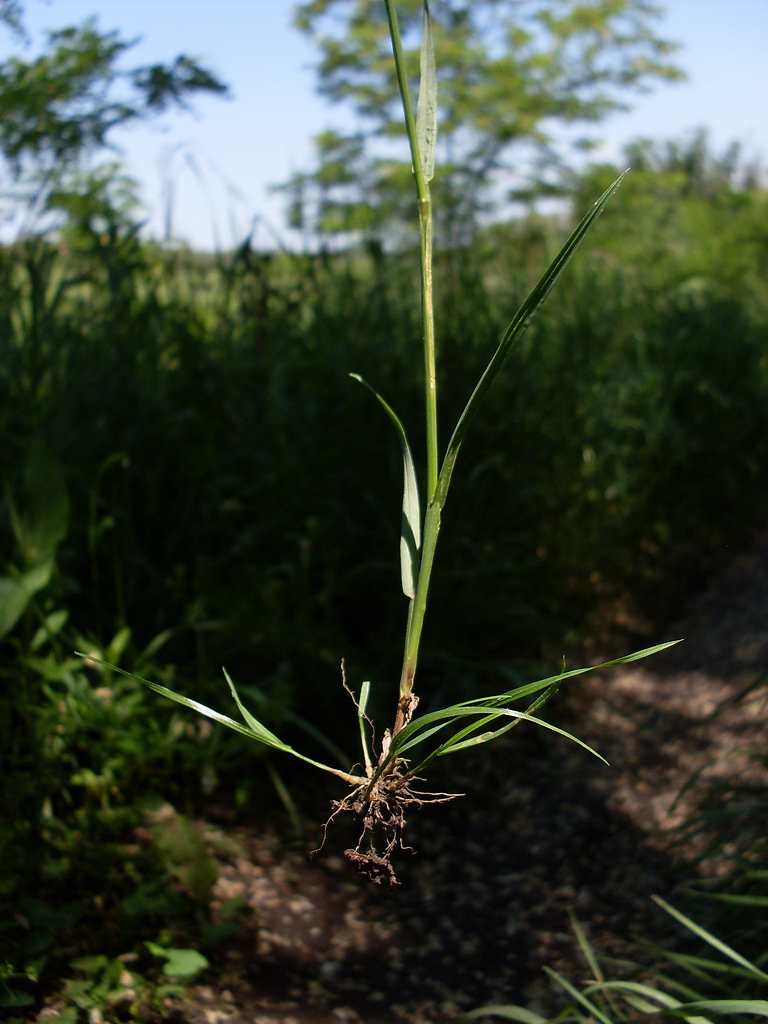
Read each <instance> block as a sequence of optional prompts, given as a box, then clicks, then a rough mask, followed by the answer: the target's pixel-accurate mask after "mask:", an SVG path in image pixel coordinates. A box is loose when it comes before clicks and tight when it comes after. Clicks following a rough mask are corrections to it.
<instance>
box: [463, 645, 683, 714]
mask: <svg viewBox="0 0 768 1024" xmlns="http://www.w3.org/2000/svg"><path fill="white" fill-rule="evenodd" d="M681 642H682V641H681V640H668V641H667V642H666V643H663V644H656V645H655V646H654V647H645V648H643V650H641V651H634V652H633V653H632V654H625V655H624V656H623V657H621V658H614V659H613V660H612V661H604V662H602V663H601V664H600V665H587V666H585V667H584V668H572V669H569V670H568V671H567V672H559V673H558V674H557V675H556V676H547V677H546V678H545V679H537V680H536V681H535V682H533V683H526V684H525V685H523V686H518V687H515V689H514V690H507V691H506V692H505V693H499V694H496V695H495V696H493V697H476V698H474V699H473V700H468V701H464V702H463V703H462V705H461V706H462V707H469V706H471V705H472V704H481V703H482V704H494V703H506V702H507V701H511V700H520V699H521V698H522V697H530V695H531V694H533V693H538V692H539V691H541V690H544V689H546V688H547V687H548V686H552V685H553V684H554V683H560V682H562V681H563V680H564V679H573V678H574V677H575V676H582V675H584V674H585V673H587V672H599V671H600V670H601V669H604V668H613V667H614V666H616V665H627V664H629V663H630V662H632V661H639V660H640V659H641V658H648V657H650V656H651V655H652V654H658V652H659V651H664V650H666V649H667V648H668V647H674V645H675V644H679V643H681Z"/></svg>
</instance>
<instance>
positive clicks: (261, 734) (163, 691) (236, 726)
mask: <svg viewBox="0 0 768 1024" xmlns="http://www.w3.org/2000/svg"><path fill="white" fill-rule="evenodd" d="M75 654H76V655H77V656H78V657H79V658H82V659H83V660H84V661H86V662H89V661H91V662H96V663H97V664H99V665H103V666H104V667H105V668H109V669H111V670H112V671H113V672H117V673H118V674H119V675H121V676H125V677H126V679H135V680H137V682H140V683H143V684H144V685H145V686H148V687H149V689H150V690H154V691H155V693H159V694H160V696H161V697H167V698H168V699H169V700H172V701H175V702H176V703H177V704H182V705H183V706H184V707H185V708H190V709H191V710H192V711H197V712H198V714H201V715H205V717H206V718H210V719H212V720H213V721H214V722H218V723H219V725H225V726H226V727H227V728H228V729H232V731H233V732H239V733H240V734H241V735H242V736H247V737H248V738H249V739H252V740H258V742H259V743H263V744H264V745H265V746H267V747H272V748H274V749H275V750H281V751H282V752H283V753H284V754H290V755H291V756H292V757H296V758H298V759H299V760H300V761H304V762H306V763H307V764H311V765H313V766H314V767H315V768H320V769H321V771H324V772H329V773H330V774H331V775H335V776H336V777H337V778H339V779H344V781H345V782H349V783H350V784H351V785H355V786H359V785H361V784H362V783H363V782H365V781H366V779H364V778H362V777H361V776H357V775H351V774H350V773H349V772H344V771H340V770H339V769H338V768H331V767H330V765H327V764H323V763H322V762H321V761H315V760H314V759H313V758H311V757H307V756H306V754H300V753H299V752H298V750H294V749H293V747H289V746H288V744H287V743H283V741H282V740H280V739H278V737H277V736H275V735H274V734H273V733H271V732H270V731H269V729H267V728H266V727H265V726H263V725H261V723H260V722H258V719H255V718H253V715H250V713H248V716H249V718H251V719H253V721H254V722H256V723H257V724H258V725H259V730H258V731H254V730H253V729H252V728H250V727H249V726H248V725H242V724H241V723H240V722H236V721H235V720H234V719H233V718H228V717H227V715H222V714H220V713H219V712H218V711H214V710H213V708H209V707H206V705H205V704H200V703H199V702H198V701H196V700H192V699H191V698H190V697H185V696H184V695H183V694H181V693H176V691H175V690H169V689H168V687H167V686H162V685H161V684H160V683H153V682H151V680H149V679H145V678H144V677H143V676H137V675H136V673H135V672H126V671H125V670H124V669H122V668H118V667H117V665H110V664H109V663H108V662H106V661H102V660H101V658H96V657H94V656H93V655H92V654H83V653H82V652H81V651H75ZM225 674H226V673H225ZM236 699H237V698H236ZM238 707H240V708H241V711H243V710H244V709H243V708H242V706H241V705H240V703H239V701H238ZM243 717H245V715H244V716H243ZM249 718H248V717H246V718H245V720H246V722H247V721H248V720H249Z"/></svg>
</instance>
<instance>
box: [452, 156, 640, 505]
mask: <svg viewBox="0 0 768 1024" xmlns="http://www.w3.org/2000/svg"><path fill="white" fill-rule="evenodd" d="M626 173H627V172H626V171H624V174H622V175H620V176H619V177H618V178H617V179H616V181H614V182H613V184H612V185H610V186H609V187H608V188H607V189H606V190H605V192H603V194H602V195H601V196H600V198H599V199H598V200H597V202H596V203H595V204H594V206H593V207H592V209H591V210H589V211H588V213H587V214H586V215H585V216H584V217H583V219H582V220H581V223H580V224H579V225H578V227H577V228H576V230H575V231H574V232H573V234H572V235H571V237H570V238H569V239H568V241H567V242H566V243H565V245H564V246H563V247H562V249H561V250H560V252H559V253H558V254H557V256H555V258H554V260H553V261H552V262H551V263H550V265H549V266H548V267H547V269H546V270H545V271H544V273H543V275H542V276H541V278H540V279H539V281H538V283H537V284H536V286H535V287H534V288H533V290H532V291H531V293H530V294H529V295H528V297H527V298H526V300H525V301H524V302H523V304H522V306H521V307H520V309H519V310H518V311H517V313H515V315H514V317H513V319H512V322H511V323H510V325H509V327H508V328H507V330H506V331H505V332H504V335H503V337H502V339H501V341H500V343H499V347H498V348H497V349H496V352H495V353H494V355H493V358H492V359H491V361H490V362H489V363H488V366H487V367H486V368H485V371H484V373H483V375H482V377H481V378H480V380H479V381H478V383H477V386H476V387H475V390H474V391H473V392H472V394H471V396H470V398H469V401H468V402H467V404H466V406H465V407H464V411H463V412H462V414H461V416H460V417H459V421H458V423H457V424H456V428H455V430H454V431H453V435H452V437H451V440H450V441H449V442H448V449H447V451H446V454H445V459H444V461H443V466H442V469H441V470H440V480H439V483H438V488H437V494H436V496H435V500H436V501H437V502H438V504H439V505H440V506H441V507H442V506H443V505H444V504H445V499H446V497H447V494H448V486H449V484H450V482H451V475H452V473H453V468H454V465H455V463H456V457H457V456H458V454H459V448H460V447H461V442H462V441H463V440H464V435H465V434H466V432H467V429H468V428H469V425H470V423H471V422H472V420H473V419H474V418H475V415H476V413H477V410H478V409H479V408H480V405H481V404H482V402H483V400H484V398H485V396H486V395H487V394H488V391H489V390H490V388H491V385H492V384H493V382H494V381H495V380H496V377H497V376H498V375H499V373H500V371H501V369H502V367H503V366H504V364H505V363H506V361H507V359H508V358H509V356H510V354H511V353H512V349H513V347H514V345H515V344H516V342H517V341H519V340H520V338H521V337H522V336H523V334H524V333H525V331H526V329H527V328H528V325H529V324H530V322H531V319H532V317H533V316H534V314H535V313H536V312H537V310H538V309H539V307H540V306H541V304H542V303H543V302H544V300H545V299H546V297H547V296H548V295H549V293H550V291H551V290H552V288H553V287H554V284H555V282H556V281H557V279H558V277H560V275H561V274H562V272H563V271H564V270H565V268H566V267H567V266H568V263H569V262H570V260H571V257H572V256H573V255H574V253H575V252H576V250H577V249H578V248H579V246H580V245H581V243H582V242H583V241H584V239H585V238H586V237H587V235H588V234H589V232H590V230H591V229H592V226H593V225H594V223H595V221H596V220H597V218H598V217H599V216H600V214H601V213H602V211H603V207H604V206H605V204H606V203H607V202H608V200H609V199H610V198H611V196H612V195H613V193H614V192H615V191H616V189H617V188H618V187H619V185H620V184H621V182H622V180H623V178H624V175H625V174H626Z"/></svg>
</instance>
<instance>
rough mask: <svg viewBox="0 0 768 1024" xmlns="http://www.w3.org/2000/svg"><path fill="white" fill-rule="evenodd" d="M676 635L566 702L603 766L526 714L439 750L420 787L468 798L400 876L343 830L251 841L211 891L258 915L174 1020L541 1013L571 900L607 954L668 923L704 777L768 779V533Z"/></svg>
mask: <svg viewBox="0 0 768 1024" xmlns="http://www.w3.org/2000/svg"><path fill="white" fill-rule="evenodd" d="M678 636H681V637H685V643H682V644H680V645H678V646H677V647H674V648H672V649H671V650H670V651H669V652H667V653H665V654H664V655H662V656H659V657H657V658H655V659H654V660H653V661H648V662H643V663H639V664H637V665H635V666H628V667H625V668H621V669H615V670H612V672H611V673H603V674H601V675H600V676H594V677H587V679H586V681H584V682H583V683H580V684H579V686H578V688H574V689H573V690H572V691H571V692H570V694H569V695H567V696H565V697H564V698H563V701H562V707H561V712H560V717H559V718H558V721H560V723H561V724H562V725H564V727H565V728H568V729H570V730H572V731H574V732H575V733H576V734H577V735H579V736H581V737H582V738H584V739H586V740H587V742H589V743H590V744H592V745H593V746H595V747H596V749H598V750H600V751H601V753H603V754H604V755H605V756H606V757H607V758H608V760H609V761H610V762H611V767H610V768H608V767H605V766H604V765H602V764H601V763H600V762H598V761H597V760H596V759H594V758H592V757H590V756H589V755H588V754H587V753H586V752H584V751H582V750H580V749H579V748H576V747H575V746H574V745H572V744H569V743H567V742H566V741H561V740H560V739H559V738H555V739H554V740H553V739H552V738H551V737H550V736H549V735H547V736H542V735H541V731H540V730H539V731H534V729H533V728H528V727H523V728H521V729H517V730H514V732H513V733H512V734H511V735H510V738H509V740H504V741H500V742H498V743H497V744H496V745H494V746H491V747H488V748H480V749H479V750H477V751H475V752H467V753H466V754H465V755H462V756H457V757H456V758H455V759H446V761H447V762H450V761H451V760H453V764H449V763H446V765H445V768H444V769H443V772H442V774H433V775H432V776H431V777H430V782H431V783H434V784H435V785H436V787H437V788H440V789H445V790H451V791H458V792H463V793H465V794H466V796H465V797H464V798H463V799H461V800H457V801H454V802H453V803H449V804H447V805H443V806H439V807H434V808H430V807H425V808H422V809H421V810H420V811H419V812H418V814H415V815H414V816H413V818H412V820H411V821H409V824H408V829H407V833H406V838H407V839H408V841H409V842H410V843H411V845H412V846H413V847H414V850H415V851H416V852H415V854H413V855H407V854H403V855H401V856H400V857H399V859H398V861H397V863H396V867H397V874H398V878H399V879H400V881H401V883H402V884H401V885H400V886H399V887H397V888H389V887H378V886H375V885H372V884H371V883H370V882H366V881H364V880H362V879H360V878H358V877H356V876H355V874H354V873H353V871H352V869H351V867H350V865H349V864H348V863H346V862H345V861H344V860H343V857H342V853H343V849H344V846H345V839H348V837H346V836H344V834H343V830H342V831H341V832H331V834H330V835H329V840H328V842H327V843H326V845H325V847H324V849H323V851H322V853H321V854H320V855H319V856H317V857H316V858H315V859H314V860H310V859H309V858H308V856H307V855H306V852H305V851H304V850H301V851H298V850H296V849H291V848H290V847H289V846H286V845H285V844H283V843H281V842H280V840H279V839H278V838H277V837H275V836H271V835H264V834H255V833H254V834H252V835H251V836H250V837H248V838H247V840H246V850H247V855H246V856H243V857H241V858H240V859H238V860H236V861H235V862H233V863H230V864H227V865H226V866H224V867H223V868H222V870H221V875H220V877H219V880H218V883H217V885H216V890H215V897H216V900H217V901H218V903H220V904H223V903H225V902H226V901H227V900H231V899H233V898H235V897H240V898H242V899H245V900H246V901H247V902H248V904H249V905H250V906H251V907H252V908H253V909H254V911H255V913H254V915H253V918H254V922H255V924H254V927H253V928H252V929H251V930H250V931H246V932H244V933H243V935H242V936H241V940H240V942H239V944H238V945H237V946H236V947H234V948H232V949H230V951H229V953H228V954H227V968H226V970H225V972H224V974H223V976H222V978H221V984H220V986H219V987H218V988H217V989H216V990H214V989H212V988H210V987H206V986H198V987H197V988H196V989H193V990H192V991H191V993H190V998H189V1000H188V1002H187V1004H186V1007H185V1010H184V1013H185V1015H186V1017H187V1019H188V1020H189V1021H191V1022H193V1024H198V1022H199V1024H224V1022H225V1021H226V1022H228V1024H245V1022H248V1024H319V1022H339V1024H344V1022H350V1024H353V1022H360V1021H362V1022H366V1024H378V1022H384V1021H387V1022H392V1021H403V1022H406V1024H427V1022H434V1024H442V1022H448V1021H452V1020H455V1019H456V1017H457V1016H458V1015H459V1014H460V1013H461V1012H462V1011H465V1010H467V1009H470V1008H472V1007H475V1006H480V1005H482V1004H484V1003H500V1002H508V1003H509V1002H511V1003H517V1004H522V1005H525V1006H528V1007H530V1008H532V1009H535V1010H536V1009H538V1010H540V1011H544V1012H546V1010H548V1009H551V1008H553V1006H554V1005H555V1004H554V1003H553V1001H552V1000H553V996H552V992H551V989H550V988H549V986H548V983H546V981H545V975H544V974H543V972H542V970H541V968H542V966H543V965H544V964H548V965H549V966H551V967H554V968H555V969H558V970H561V971H563V972H564V973H565V974H566V975H567V976H569V977H570V978H572V979H574V980H578V979H580V978H582V977H584V976H586V970H585V967H584V964H583V961H582V960H581V959H580V956H579V954H578V951H577V950H576V948H575V944H574V940H573V937H572V934H571V932H570V930H569V925H568V911H569V910H573V911H575V913H576V915H577V916H578V918H579V919H580V920H581V921H582V922H583V923H584V924H585V926H586V928H587V931H588V933H589V936H590V939H591V940H592V941H593V942H594V943H595V944H596V946H597V948H598V949H599V950H600V952H601V953H602V954H606V955H613V956H618V957H621V956H622V955H626V953H627V950H628V948H629V947H628V945H627V940H628V939H629V938H630V937H631V936H633V935H637V934H646V935H654V936H656V937H659V936H660V935H662V934H665V933H668V931H669V926H668V925H667V924H666V922H665V920H664V919H662V917H661V915H660V913H659V912H658V911H657V910H656V908H655V906H654V904H653V903H652V902H651V900H650V897H651V895H652V894H654V893H657V894H659V895H661V896H670V895H671V894H673V893H674V889H675V886H676V884H678V883H679V881H680V879H681V877H683V874H682V872H683V871H685V877H688V878H690V871H691V869H690V867H688V868H687V869H685V868H684V867H682V866H681V865H683V862H684V859H685V858H686V857H688V858H690V857H693V856H694V855H696V854H697V853H700V852H701V851H700V850H697V847H696V843H697V842H700V838H699V839H698V840H697V839H696V837H694V838H693V839H690V838H689V839H688V840H687V842H688V846H687V848H685V849H681V848H680V843H679V842H678V839H677V837H678V835H679V833H678V832H677V831H676V827H677V826H678V825H679V824H680V823H681V822H682V821H683V820H688V819H690V818H691V816H693V815H695V813H696V810H697V807H698V806H700V804H701V802H702V801H703V800H704V799H705V798H706V793H707V792H708V787H709V786H710V785H711V783H712V781H713V780H727V779H728V778H729V777H731V776H735V775H739V774H740V775H741V776H742V777H743V776H744V774H745V773H746V774H747V775H750V773H752V776H754V780H753V781H755V782H758V783H760V784H761V785H768V778H766V777H765V775H766V773H765V771H763V770H762V769H759V767H758V766H756V764H754V763H753V762H752V761H751V760H750V759H749V755H748V751H749V750H750V749H755V747H759V748H760V749H762V750H765V748H766V732H765V730H766V725H765V722H766V710H768V708H766V691H765V690H764V689H762V690H761V689H756V690H754V692H753V693H752V695H751V696H750V695H748V696H747V697H744V694H745V693H746V692H747V691H748V690H749V688H750V686H752V685H753V684H754V683H755V681H756V680H758V679H759V678H760V677H761V676H762V674H763V673H765V672H766V671H767V670H768V537H763V538H762V539H761V540H760V541H759V542H758V543H757V544H756V545H755V546H754V547H753V549H752V550H751V551H749V552H748V553H746V554H744V555H742V556H741V557H739V558H737V559H736V560H735V561H734V562H733V563H732V564H731V565H730V566H729V567H728V568H727V569H726V570H725V572H723V573H722V574H721V575H720V576H719V577H718V578H717V579H716V580H715V581H713V583H712V585H711V586H710V587H709V588H708V590H707V591H706V592H705V593H703V594H701V595H700V596H699V597H698V598H696V599H695V600H694V601H693V602H692V603H691V605H690V607H689V609H688V612H687V614H686V616H685V618H684V620H683V621H681V622H680V623H678V624H677V625H676V626H675V627H674V628H673V629H672V630H670V633H669V637H668V638H670V639H672V638H676V637H678ZM638 646H643V644H642V643H640V644H639V645H638ZM740 698H742V699H740ZM558 699H560V698H558ZM761 772H762V774H761ZM691 780H693V783H691ZM686 784H688V785H687V788H685V789H684V787H685V786H686ZM683 789H684V792H683V793H682V795H681V790H683ZM318 833H319V827H318V828H316V829H314V831H313V830H312V829H310V830H309V833H308V834H309V836H310V837H314V836H316V835H317V834H318ZM309 848H310V847H309V842H308V843H307V850H308V849H309ZM716 860H717V858H715V861H711V860H710V861H709V862H707V861H704V862H702V863H701V865H700V866H701V870H708V871H710V872H711V871H713V870H718V865H717V863H716Z"/></svg>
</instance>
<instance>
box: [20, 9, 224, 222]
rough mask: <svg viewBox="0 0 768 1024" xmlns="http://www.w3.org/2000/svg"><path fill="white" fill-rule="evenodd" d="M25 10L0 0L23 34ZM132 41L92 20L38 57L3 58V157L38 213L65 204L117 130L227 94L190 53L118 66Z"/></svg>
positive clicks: (58, 37)
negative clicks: (200, 97) (193, 100)
mask: <svg viewBox="0 0 768 1024" xmlns="http://www.w3.org/2000/svg"><path fill="white" fill-rule="evenodd" d="M20 15H21V10H20V6H19V4H18V3H9V2H8V0H5V2H2V0H0V20H2V21H4V22H6V24H7V25H8V26H9V27H10V28H11V29H12V30H13V31H14V32H15V33H16V34H17V35H20V34H23V27H22V24H21V21H20ZM132 45H133V43H131V42H128V41H126V40H124V39H121V38H120V35H119V34H118V33H117V32H101V31H99V29H98V28H97V27H96V23H95V21H93V20H90V21H87V22H86V23H85V24H84V25H81V26H77V27H70V28H65V29H61V30H59V31H56V32H50V33H49V34H48V39H47V46H46V48H45V50H44V52H43V53H42V54H41V55H40V56H38V57H35V58H33V59H31V60H24V59H22V58H21V57H18V56H13V57H10V58H9V59H8V60H6V61H3V62H2V63H0V156H2V158H3V161H4V164H5V170H6V172H7V178H8V179H9V185H10V186H11V191H10V195H11V198H12V199H13V201H14V202H15V203H16V204H18V203H19V200H22V201H23V203H24V205H25V206H26V208H27V211H28V212H32V213H34V214H35V215H39V214H41V213H45V212H48V211H50V209H51V206H50V199H51V197H52V196H54V195H55V196H56V197H57V198H56V203H57V208H58V209H61V208H62V206H61V197H62V195H64V194H66V193H67V191H68V190H69V189H71V188H74V187H79V186H80V185H82V182H83V181H84V180H86V178H85V177H84V172H85V171H86V169H87V168H88V165H89V161H90V160H91V158H92V157H93V155H94V154H96V153H98V152H100V151H103V150H105V149H109V148H111V141H110V136H111V134H112V132H113V131H114V129H115V128H118V127H120V126H122V125H125V124H128V123H129V122H131V121H137V120H141V119H146V118H148V117H152V116H156V115H158V114H161V113H163V112H164V111H166V110H168V109H169V108H170V107H173V106H181V107H184V106H186V104H187V99H188V97H189V96H191V95H192V94H195V93H200V92H208V93H214V94H219V95H223V94H226V92H227V86H226V85H224V83H223V82H221V81H220V80H219V79H218V78H217V77H216V76H215V75H214V74H213V73H212V72H210V71H208V70H207V69H206V68H204V67H202V66H201V65H200V64H199V63H198V62H197V61H196V60H194V59H192V58H191V57H188V56H186V55H180V56H178V57H176V59H175V60H174V61H172V62H171V63H170V64H153V65H149V66H142V67H136V68H133V69H131V70H128V71H123V70H120V69H119V68H118V62H119V60H120V58H121V57H122V56H123V54H124V53H125V51H126V50H128V49H130V47H131V46H132Z"/></svg>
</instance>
